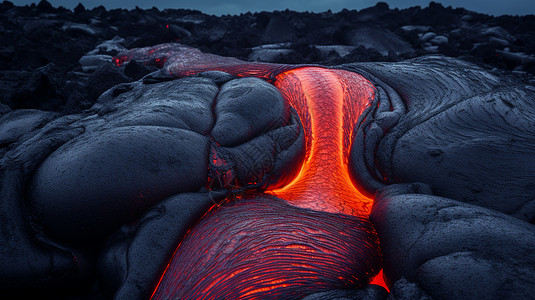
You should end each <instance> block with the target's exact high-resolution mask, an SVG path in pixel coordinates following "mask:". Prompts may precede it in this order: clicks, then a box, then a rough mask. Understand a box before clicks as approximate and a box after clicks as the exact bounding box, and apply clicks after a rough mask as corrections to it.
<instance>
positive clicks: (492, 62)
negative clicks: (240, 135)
mask: <svg viewBox="0 0 535 300" xmlns="http://www.w3.org/2000/svg"><path fill="white" fill-rule="evenodd" d="M534 36H535V16H533V15H529V16H523V17H518V16H500V17H492V16H488V15H483V14H479V13H476V12H472V11H467V10H464V9H452V8H450V7H447V8H445V7H443V6H442V5H440V4H436V3H433V2H431V3H430V5H429V6H428V7H425V8H421V7H412V8H408V9H403V10H398V9H390V8H389V7H388V5H387V4H386V3H378V4H377V5H376V6H374V7H370V8H366V9H362V10H360V11H356V10H343V11H341V12H338V13H332V12H330V11H327V12H323V13H308V12H295V11H288V10H286V11H275V12H260V13H246V14H241V15H239V16H232V15H224V16H221V17H217V16H212V15H206V14H203V13H202V12H200V11H194V10H182V9H178V10H177V9H165V10H158V9H157V8H152V9H149V10H142V9H134V10H124V9H115V10H106V9H105V8H104V7H102V6H100V7H96V8H93V9H91V10H88V9H85V8H84V7H83V6H82V5H78V6H77V7H76V8H75V9H74V11H71V10H68V9H65V8H63V7H59V8H55V7H53V6H51V5H50V3H48V2H47V1H41V2H40V3H39V4H37V5H35V4H32V5H31V6H24V7H18V6H14V5H13V4H12V3H11V2H9V1H3V2H2V3H1V4H0V88H1V89H2V90H3V93H2V95H1V96H0V104H1V105H2V106H0V111H1V112H5V111H8V110H10V109H17V108H39V109H43V110H51V111H62V112H65V113H69V112H77V111H81V110H83V109H86V108H88V107H90V106H91V105H92V104H93V103H94V102H95V100H96V98H97V97H98V96H99V95H100V94H101V93H102V92H104V91H105V90H107V89H108V88H110V87H112V86H113V85H115V84H118V83H121V82H130V81H133V80H138V79H140V78H141V77H142V76H144V75H146V74H148V73H150V72H152V71H153V70H155V68H154V67H153V66H146V65H142V64H137V63H135V62H130V63H129V64H126V66H124V67H122V68H116V67H115V66H114V65H113V64H112V59H111V58H112V56H113V55H115V54H117V53H118V52H119V51H121V50H124V49H130V48H135V47H144V46H152V45H156V44H160V43H168V42H179V43H182V44H185V45H189V46H193V47H196V48H199V49H200V50H201V51H203V52H207V53H213V54H218V55H222V56H232V57H236V58H239V59H243V60H249V61H267V62H279V63H294V64H300V63H314V64H322V65H335V64H341V63H348V62H361V61H400V60H403V59H407V58H412V57H417V56H421V55H425V54H442V55H445V56H450V57H458V58H461V59H463V60H466V61H469V62H473V63H476V64H479V65H482V66H484V67H485V68H488V69H491V70H493V71H495V72H500V71H502V70H506V71H507V72H509V73H513V74H515V75H516V76H517V77H518V78H519V80H527V81H531V82H532V83H533V82H534V79H533V76H534V75H535V38H534Z"/></svg>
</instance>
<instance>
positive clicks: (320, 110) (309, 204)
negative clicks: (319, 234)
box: [270, 67, 375, 216]
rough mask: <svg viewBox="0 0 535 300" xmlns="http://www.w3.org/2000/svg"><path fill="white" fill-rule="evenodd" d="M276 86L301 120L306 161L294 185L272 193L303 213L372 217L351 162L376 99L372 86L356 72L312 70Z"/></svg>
mask: <svg viewBox="0 0 535 300" xmlns="http://www.w3.org/2000/svg"><path fill="white" fill-rule="evenodd" d="M275 86H276V87H277V88H278V89H279V90H280V91H281V93H282V94H283V95H284V97H285V98H286V100H287V101H288V102H289V103H290V104H291V105H292V107H294V108H295V109H296V110H297V113H298V114H299V117H300V119H301V122H302V123H303V127H304V130H305V136H306V139H307V157H306V159H305V162H304V165H303V166H302V168H301V171H300V172H299V174H298V175H297V176H296V178H295V179H294V180H293V181H292V182H291V183H290V184H288V185H287V186H285V187H283V188H281V189H277V190H273V191H270V193H272V194H274V195H276V196H277V197H280V198H282V199H285V200H287V201H289V202H290V203H291V204H293V205H296V206H299V207H303V208H310V209H314V210H320V211H325V212H332V213H344V214H348V215H353V216H367V215H369V212H370V209H371V205H372V203H373V200H372V199H371V198H370V197H369V196H366V195H364V194H362V193H361V192H360V191H359V190H358V189H357V188H356V187H355V185H354V184H353V182H352V180H351V178H350V176H349V173H348V157H349V150H350V147H351V142H352V136H353V129H354V128H355V125H356V123H357V119H358V117H359V116H360V115H361V113H362V112H363V111H364V109H366V107H368V106H369V105H370V103H371V100H372V99H373V95H374V92H375V88H374V87H373V85H372V84H371V83H370V82H369V81H367V80H366V79H365V78H363V77H362V76H360V75H358V74H356V73H353V72H348V71H343V70H330V69H324V68H314V67H309V68H301V69H295V70H292V71H288V72H285V73H282V74H280V75H279V76H277V80H276V82H275Z"/></svg>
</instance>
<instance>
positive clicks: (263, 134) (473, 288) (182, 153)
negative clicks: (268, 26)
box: [0, 41, 535, 299]
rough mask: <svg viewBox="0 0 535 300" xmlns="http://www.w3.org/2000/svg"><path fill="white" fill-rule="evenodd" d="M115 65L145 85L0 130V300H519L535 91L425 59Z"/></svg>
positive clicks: (140, 56) (154, 53)
mask: <svg viewBox="0 0 535 300" xmlns="http://www.w3.org/2000/svg"><path fill="white" fill-rule="evenodd" d="M113 43H114V42H113V41H111V44H113ZM111 44H110V45H111ZM119 50H120V51H118V52H117V53H116V56H115V57H113V59H112V58H110V62H113V63H114V64H115V66H113V68H125V66H126V67H128V66H129V65H130V64H131V63H132V66H145V67H146V68H152V69H153V70H155V71H154V72H153V73H151V74H149V75H147V76H144V77H143V78H141V79H140V80H137V81H133V82H125V83H122V84H118V85H115V86H114V87H112V88H111V89H109V90H107V91H105V92H104V93H102V94H101V95H100V96H99V97H98V99H97V100H96V103H95V104H94V105H93V106H91V107H90V108H88V109H86V110H83V111H81V112H77V113H59V112H50V111H44V110H37V109H15V110H11V111H7V112H5V113H4V114H3V115H1V117H0V146H1V148H0V153H2V157H1V158H0V183H1V184H0V216H2V219H1V220H2V222H1V227H0V229H1V230H0V253H1V254H2V255H1V257H0V274H1V275H0V276H1V277H0V279H2V280H0V291H1V292H3V293H4V294H6V295H11V294H13V295H18V296H19V297H24V296H34V297H35V296H37V295H40V296H43V295H45V296H53V297H57V298H66V299H79V298H80V297H86V298H87V297H89V298H115V299H149V298H150V299H235V298H236V299H340V298H343V299H387V298H388V299H425V298H437V299H473V298H488V299H519V298H522V299H523V298H533V297H534V293H535V254H533V253H535V252H534V250H535V228H534V227H533V224H534V223H535V205H534V203H535V202H534V201H535V200H534V199H535V189H534V187H535V175H533V172H532V170H533V169H534V168H535V110H534V108H535V87H533V86H531V85H529V84H527V83H524V82H522V81H519V80H518V79H517V78H515V77H510V76H506V75H503V76H497V75H496V73H491V72H489V71H487V70H485V69H483V68H481V67H478V66H476V65H473V64H471V63H467V62H465V61H462V60H458V59H454V58H448V57H444V56H435V55H431V56H423V57H418V58H414V59H410V60H404V61H400V62H355V63H346V64H338V65H333V66H329V67H327V66H324V65H320V64H308V65H307V64H275V63H263V62H247V61H243V60H240V59H237V58H231V57H222V56H217V55H214V54H207V53H203V52H202V51H200V50H199V49H196V48H193V47H190V46H185V45H183V44H178V43H166V44H158V45H154V46H149V47H141V48H135V49H130V50H126V49H119ZM381 269H383V271H381V272H380V270H381ZM378 274H379V277H377V276H378ZM383 274H384V281H383V278H382V275H383ZM370 282H371V284H370ZM381 285H382V286H384V287H386V288H387V289H385V288H384V287H381Z"/></svg>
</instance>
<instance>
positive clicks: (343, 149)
mask: <svg viewBox="0 0 535 300" xmlns="http://www.w3.org/2000/svg"><path fill="white" fill-rule="evenodd" d="M259 69H261V70H262V72H264V73H265V74H274V73H273V72H271V71H270V72H268V71H269V70H268V69H270V70H272V68H266V67H265V66H261V67H259ZM264 69H266V70H267V71H266V70H264ZM281 69H282V68H281ZM281 69H279V70H281ZM253 70H256V69H254V68H253ZM225 71H229V70H228V69H226V70H225ZM231 71H233V72H231V73H233V74H234V75H241V76H243V75H245V76H250V75H251V74H250V73H249V72H251V71H250V70H247V69H241V68H236V69H231ZM238 71H239V72H238ZM264 73H262V74H264ZM277 74H278V75H276V76H274V77H270V76H268V75H266V77H265V78H269V79H271V80H273V81H274V84H275V86H276V87H277V88H278V89H279V91H280V92H281V93H282V94H283V96H284V98H285V99H286V100H287V101H288V103H289V104H290V105H291V106H292V107H293V108H294V109H295V110H296V111H297V113H298V115H299V117H300V120H301V123H302V124H303V130H304V132H305V139H306V151H307V152H306V157H305V160H304V162H303V164H302V166H301V169H300V171H299V173H298V174H297V175H296V177H295V178H294V179H293V180H292V181H291V182H290V183H289V184H287V185H286V186H284V187H282V188H278V189H273V190H267V191H265V192H266V193H268V194H272V195H274V196H276V197H277V198H280V199H284V200H286V201H287V204H291V205H287V204H285V202H278V201H282V200H280V199H279V200H277V198H275V199H262V200H261V201H257V202H255V200H254V199H253V200H251V199H249V200H247V199H246V200H240V201H238V202H237V203H235V204H233V205H227V206H223V207H221V208H218V209H217V210H216V211H213V212H211V213H210V214H209V216H208V217H207V218H204V217H203V218H202V219H201V220H200V223H199V224H197V225H196V226H195V227H194V228H193V230H192V232H191V233H189V234H188V235H187V236H186V238H185V239H184V244H182V245H179V246H178V247H177V249H176V251H175V254H173V257H172V259H171V261H170V262H169V265H168V266H167V268H166V269H165V271H164V272H163V274H162V277H161V278H160V281H159V282H158V284H157V286H156V288H155V289H154V292H153V295H152V296H151V299H168V298H181V297H185V298H192V299H217V298H218V297H221V295H226V296H228V298H229V299H230V298H241V299H262V298H265V297H267V296H269V297H270V298H281V299H287V298H295V299H299V298H302V297H303V296H304V295H307V294H309V293H312V292H313V291H314V290H315V289H317V290H318V291H321V290H329V289H333V288H358V287H362V286H364V285H365V284H367V282H368V280H369V278H370V277H372V276H373V275H374V274H376V273H377V271H378V268H380V252H379V251H378V248H379V245H378V240H376V241H377V242H376V244H375V246H373V247H370V245H371V244H373V243H371V242H370V241H371V240H373V239H377V235H376V233H375V231H374V229H373V226H372V225H371V223H369V220H368V216H369V213H370V210H371V206H372V204H373V199H372V197H371V195H365V194H364V193H363V192H361V191H359V189H358V187H357V186H355V184H354V182H353V181H352V179H351V176H350V174H349V169H348V163H349V153H350V149H351V145H352V142H353V130H355V128H356V127H357V121H358V118H359V116H360V115H361V114H362V113H363V111H364V110H365V109H366V108H367V107H369V105H370V104H371V102H372V99H373V98H374V95H375V91H376V90H375V88H374V86H373V85H372V84H371V83H370V82H369V81H368V80H366V79H365V78H364V77H362V76H360V75H359V74H356V73H353V72H349V71H343V70H333V69H325V68H320V67H304V68H298V69H293V70H285V71H283V72H282V73H277ZM255 75H258V74H255ZM264 196H265V195H264ZM266 197H269V196H266ZM242 201H249V202H248V203H249V204H251V205H252V204H254V206H251V207H249V206H246V205H249V204H248V203H244V202H242ZM285 205H286V206H285ZM240 207H241V208H240ZM298 207H300V208H305V209H308V210H306V212H301V211H300V208H298ZM320 212H327V213H334V214H335V215H331V214H324V213H320ZM316 214H317V215H316ZM340 214H341V215H340ZM335 220H336V221H335ZM346 222H357V223H355V224H361V225H358V226H367V225H366V224H369V226H371V227H370V228H365V227H363V228H360V229H359V230H356V228H357V227H358V226H357V225H355V224H352V225H351V226H349V227H347V228H346V229H344V228H342V227H343V226H342V224H345V223H346ZM307 226H308V227H307ZM340 226H342V227H340ZM351 230H354V232H351V233H350V232H349V231H351ZM338 235H341V236H338ZM370 239H371V240H370ZM324 244H325V245H324ZM364 250H366V251H370V252H369V253H364V252H363V251H364ZM368 264H369V265H368ZM359 272H360V273H359ZM355 274H360V275H358V276H357V275H355ZM372 283H374V284H379V285H382V286H383V287H385V288H386V285H385V283H384V281H383V280H382V272H380V273H379V275H378V276H375V278H374V279H373V281H372ZM292 293H295V294H292Z"/></svg>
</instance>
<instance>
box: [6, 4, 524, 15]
mask: <svg viewBox="0 0 535 300" xmlns="http://www.w3.org/2000/svg"><path fill="white" fill-rule="evenodd" d="M10 1H11V2H13V3H14V4H15V5H26V4H31V3H38V2H39V1H38V0H37V1H36V0H33V1H32V0H10ZM48 2H50V3H51V4H52V5H54V6H60V5H61V6H64V7H66V8H70V9H72V8H74V7H75V6H76V5H77V4H78V2H81V3H82V4H83V5H84V6H85V7H86V8H93V7H95V6H99V5H104V6H105V7H106V8H127V9H132V8H134V7H136V6H139V7H141V8H151V7H153V6H156V7H157V8H159V9H165V8H190V9H197V10H201V11H202V12H204V13H207V14H215V15H221V14H239V13H244V12H247V11H253V12H254V11H262V10H265V11H273V10H284V9H286V8H289V9H291V10H297V11H314V12H320V11H326V10H328V9H331V10H332V11H333V12H338V11H340V10H341V9H343V8H348V9H358V10H360V9H362V8H366V7H369V6H373V5H375V3H377V0H293V1H292V0H263V1H251V0H226V1H225V0H223V1H221V0H160V1H154V0H79V1H76V0H48ZM384 2H387V3H388V4H389V5H390V8H395V7H397V8H407V7H411V6H416V5H419V6H422V7H426V6H428V4H429V2H430V1H429V0H391V1H384ZM435 2H439V3H442V5H444V6H450V5H451V6H452V7H464V8H466V9H468V10H472V11H476V12H480V13H486V14H491V15H495V16H497V15H506V14H507V15H526V14H535V0H442V1H441V0H438V1H435Z"/></svg>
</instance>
